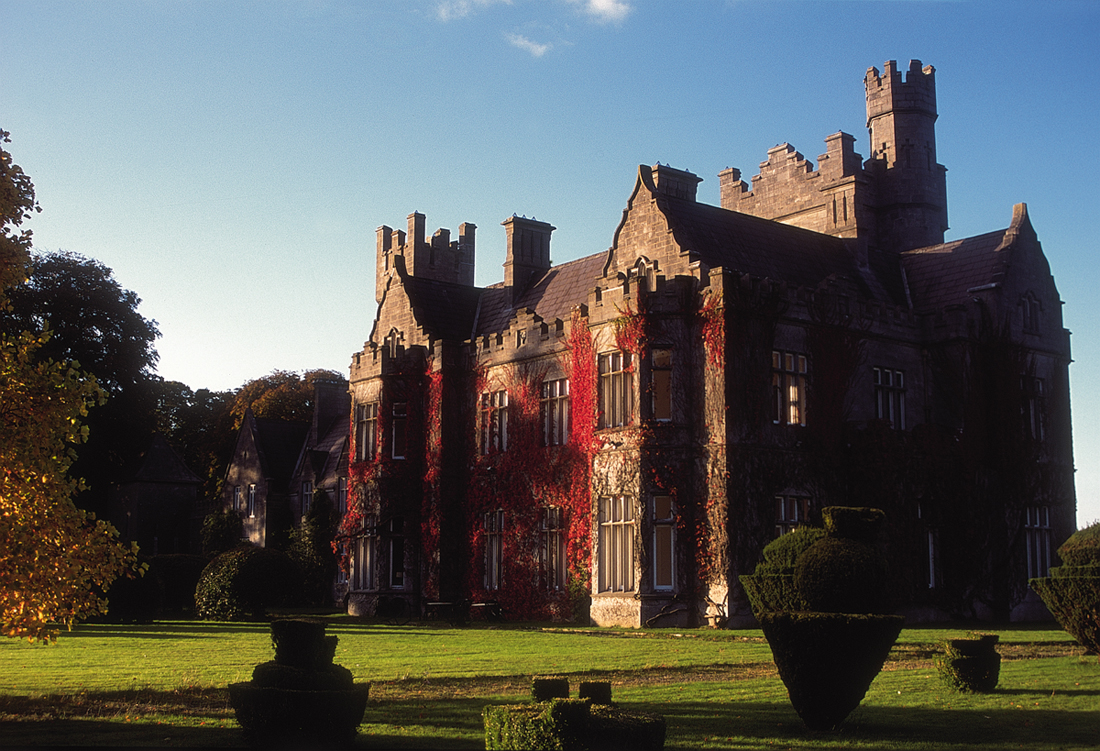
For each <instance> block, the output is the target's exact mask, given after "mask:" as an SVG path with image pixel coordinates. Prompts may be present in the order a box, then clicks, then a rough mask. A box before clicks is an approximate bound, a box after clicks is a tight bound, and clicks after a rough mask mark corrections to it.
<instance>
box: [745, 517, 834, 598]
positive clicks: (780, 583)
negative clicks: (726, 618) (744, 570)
mask: <svg viewBox="0 0 1100 751" xmlns="http://www.w3.org/2000/svg"><path fill="white" fill-rule="evenodd" d="M824 537H825V530H823V529H820V528H818V527H799V528H798V529H796V530H795V531H793V532H790V533H788V534H785V535H783V536H782V537H777V538H776V539H774V540H772V541H771V542H769V543H768V544H767V545H766V546H765V547H764V554H763V555H764V558H763V560H762V561H760V563H758V564H756V572H755V573H753V574H752V575H751V576H750V575H747V574H746V575H744V576H741V577H740V580H741V586H742V587H743V588H744V590H745V595H746V596H747V597H748V598H749V606H750V607H751V608H752V612H753V614H754V615H756V616H757V617H759V615H760V614H761V613H770V612H773V611H778V610H809V609H810V606H809V604H808V603H807V602H806V600H805V599H803V598H802V596H801V595H799V593H798V587H796V586H795V583H794V566H795V562H796V561H797V560H798V557H799V556H800V555H802V554H803V553H804V552H806V550H808V549H809V548H810V547H811V546H813V544H814V543H816V542H817V541H818V540H821V539H823V538H824Z"/></svg>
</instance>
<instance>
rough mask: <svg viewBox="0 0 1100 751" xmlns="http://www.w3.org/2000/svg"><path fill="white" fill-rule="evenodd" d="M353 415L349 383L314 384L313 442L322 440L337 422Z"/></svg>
mask: <svg viewBox="0 0 1100 751" xmlns="http://www.w3.org/2000/svg"><path fill="white" fill-rule="evenodd" d="M350 414H351V394H349V393H348V384H347V381H322V380H317V381H314V382H313V440H314V441H316V440H320V439H321V437H322V436H324V434H325V433H326V432H328V430H329V429H330V428H331V427H332V426H333V424H334V423H335V422H336V420H347V419H348V415H350Z"/></svg>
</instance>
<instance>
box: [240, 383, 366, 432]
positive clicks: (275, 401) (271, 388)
mask: <svg viewBox="0 0 1100 751" xmlns="http://www.w3.org/2000/svg"><path fill="white" fill-rule="evenodd" d="M343 380H345V379H344V376H342V375H341V374H339V373H337V372H336V371H334V370H323V369H319V370H307V371H306V372H305V373H303V374H302V375H301V376H299V375H298V374H297V373H292V372H289V371H286V370H273V371H271V372H270V373H269V374H267V375H265V376H262V377H260V378H256V379H253V380H251V381H249V382H248V383H246V384H244V385H243V386H241V387H240V389H238V390H237V394H236V396H235V397H234V398H233V404H232V406H231V407H230V412H231V414H232V415H233V427H234V429H236V428H239V427H240V425H241V420H242V419H243V418H244V413H245V410H247V409H248V408H250V407H251V408H252V412H253V414H255V415H256V417H271V418H274V419H278V420H298V421H301V422H307V421H309V420H310V419H312V417H313V406H314V405H313V396H314V395H313V384H314V383H315V382H317V381H343Z"/></svg>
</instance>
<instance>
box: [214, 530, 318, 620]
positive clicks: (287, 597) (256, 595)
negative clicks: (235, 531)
mask: <svg viewBox="0 0 1100 751" xmlns="http://www.w3.org/2000/svg"><path fill="white" fill-rule="evenodd" d="M300 580H301V572H300V571H299V570H298V567H297V566H296V565H295V564H294V562H293V561H292V560H290V558H289V557H288V556H287V554H286V553H283V552H281V551H279V550H273V549H271V548H253V547H240V548H236V549H235V550H230V551H229V552H228V553H222V554H221V555H219V556H218V557H217V558H215V559H214V560H212V561H211V562H210V563H209V565H207V567H206V568H205V569H203V572H202V576H201V577H199V583H198V585H197V586H196V587H195V612H196V614H197V615H198V616H199V618H202V619H203V620H208V621H239V620H247V619H250V618H254V619H262V618H263V616H264V612H265V611H266V609H267V608H269V607H278V606H285V605H289V604H292V602H293V599H294V596H295V595H296V594H297V592H298V590H299V588H300Z"/></svg>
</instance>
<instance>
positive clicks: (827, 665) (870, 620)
mask: <svg viewBox="0 0 1100 751" xmlns="http://www.w3.org/2000/svg"><path fill="white" fill-rule="evenodd" d="M759 618H760V625H761V627H762V628H763V630H764V636H765V637H766V638H767V640H768V645H769V646H770V647H771V650H772V657H773V658H774V660H775V666H776V667H777V668H778V669H779V677H780V678H782V679H783V683H784V685H786V687H787V692H788V694H789V695H790V699H791V704H792V705H793V706H794V709H795V711H796V712H798V716H799V717H801V718H802V721H803V722H804V723H805V724H806V727H808V728H810V729H811V730H831V729H833V728H835V727H836V726H837V725H839V724H840V723H841V722H843V721H844V718H845V717H847V716H848V715H849V714H850V713H851V712H852V710H853V709H855V708H856V707H857V706H859V703H860V702H861V701H862V700H863V697H864V695H865V694H866V693H867V689H868V688H870V686H871V682H872V681H874V679H875V676H876V675H878V673H879V671H880V670H882V665H883V663H884V662H885V661H886V657H887V656H888V655H889V654H890V648H891V646H893V644H894V641H895V640H896V639H897V638H898V634H900V633H901V628H902V625H903V624H904V623H905V619H904V618H903V617H902V616H900V615H853V614H847V613H761V614H760V616H759Z"/></svg>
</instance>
